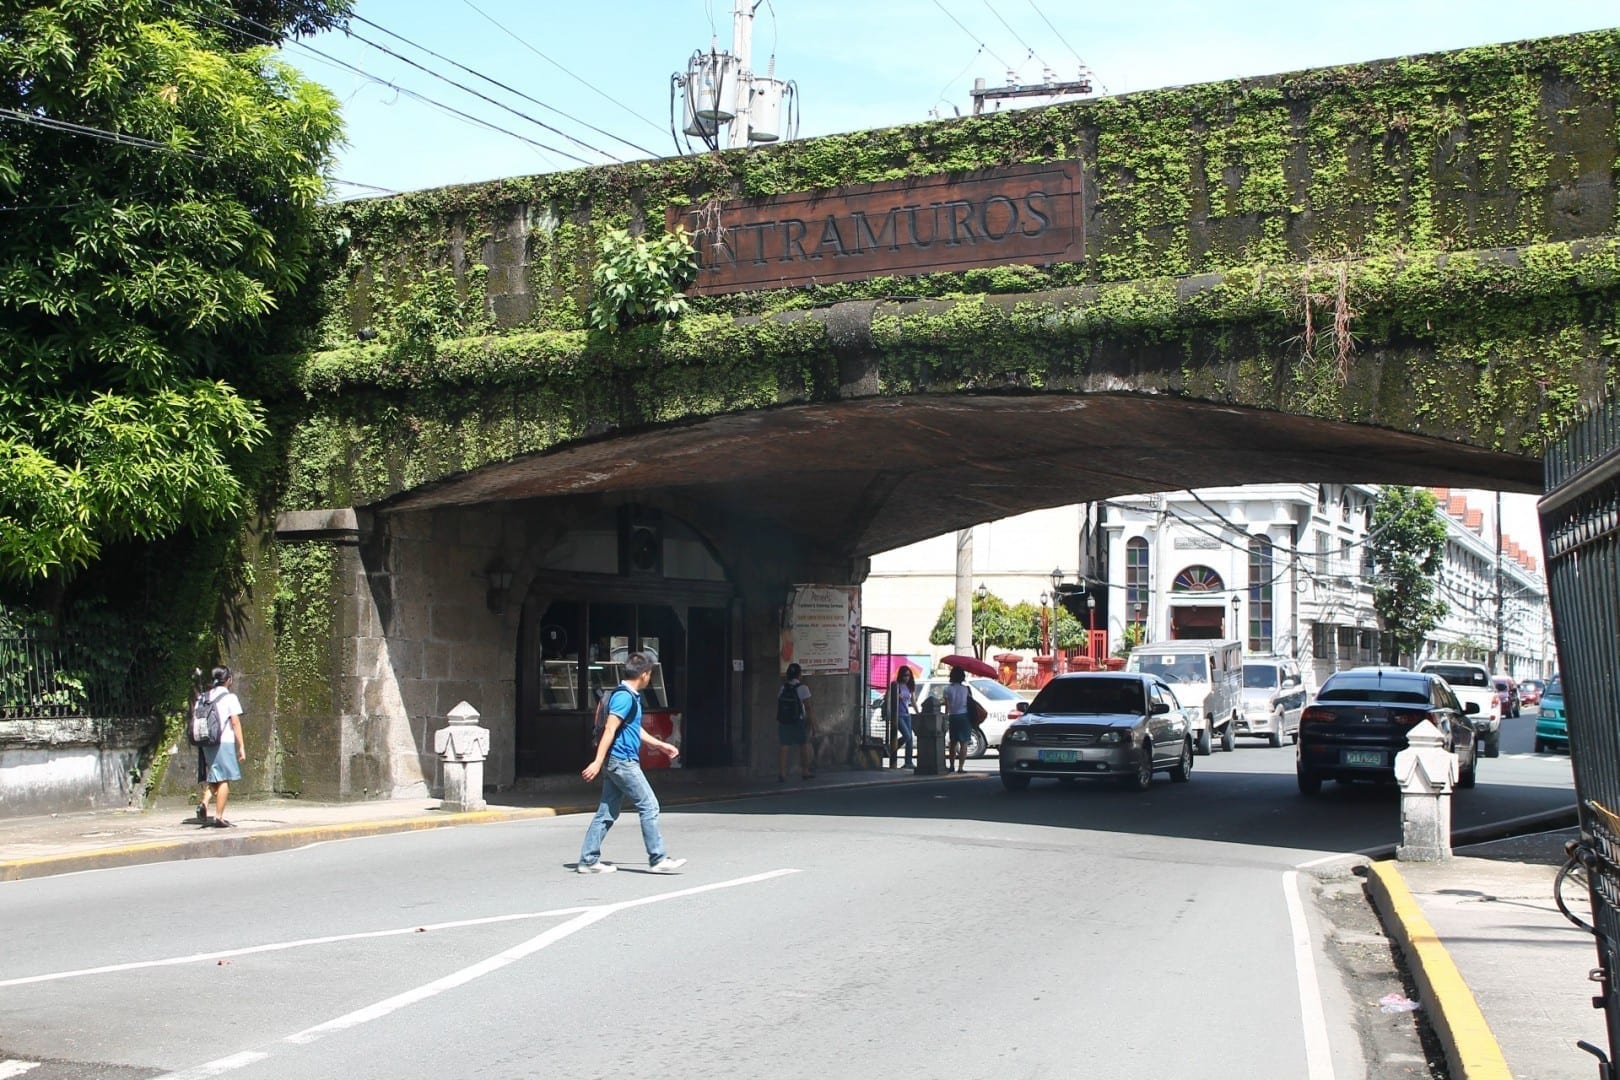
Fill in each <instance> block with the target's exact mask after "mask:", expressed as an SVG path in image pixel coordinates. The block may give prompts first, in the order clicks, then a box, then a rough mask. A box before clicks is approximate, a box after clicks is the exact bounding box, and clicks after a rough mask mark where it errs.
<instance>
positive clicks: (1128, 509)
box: [863, 484, 1552, 684]
mask: <svg viewBox="0 0 1620 1080" xmlns="http://www.w3.org/2000/svg"><path fill="white" fill-rule="evenodd" d="M1377 491H1378V489H1377V487H1376V486H1373V485H1361V484H1252V485H1246V486H1242V487H1227V488H1208V489H1202V490H1200V491H1198V492H1187V491H1179V492H1166V493H1163V494H1158V495H1139V496H1128V497H1122V498H1116V499H1110V500H1108V501H1106V502H1104V503H1100V504H1091V505H1081V506H1069V507H1062V508H1057V509H1052V510H1042V511H1037V512H1035V513H1031V514H1023V515H1020V516H1018V517H1014V518H1007V519H1004V520H1002V521H997V522H992V523H989V524H986V525H980V526H978V527H977V528H975V529H974V530H973V537H974V562H973V565H974V575H973V585H974V587H975V588H976V587H977V586H979V585H981V584H983V585H985V586H986V587H987V588H988V589H989V590H990V591H991V592H994V593H996V594H997V595H999V596H1001V597H1002V598H1004V599H1006V600H1007V601H1009V602H1011V603H1017V602H1018V601H1020V600H1027V601H1029V602H1031V603H1037V602H1038V598H1039V596H1040V594H1041V593H1047V594H1048V595H1050V594H1052V592H1053V588H1052V585H1053V581H1052V572H1053V570H1061V571H1062V572H1063V573H1064V575H1065V578H1066V579H1067V581H1069V582H1070V583H1073V582H1075V581H1077V580H1084V581H1085V582H1086V583H1087V591H1088V592H1089V594H1090V597H1091V599H1092V600H1094V601H1095V603H1094V606H1092V607H1090V608H1089V609H1088V608H1087V606H1086V604H1085V600H1084V599H1083V598H1081V597H1079V596H1075V595H1069V596H1067V597H1066V599H1065V602H1066V603H1067V605H1068V606H1069V609H1070V610H1071V612H1073V613H1074V614H1075V615H1076V616H1077V617H1078V618H1080V619H1081V620H1082V622H1084V621H1085V620H1087V619H1088V617H1089V618H1092V619H1094V621H1095V622H1094V624H1095V627H1096V629H1098V630H1105V631H1106V632H1107V634H1108V641H1109V646H1108V651H1113V649H1115V648H1117V646H1118V645H1119V643H1120V642H1122V641H1123V640H1125V635H1126V634H1127V632H1132V633H1135V634H1140V635H1142V640H1147V641H1161V640H1165V639H1168V638H1188V637H1212V638H1229V637H1235V638H1238V639H1239V640H1241V641H1242V642H1243V643H1244V647H1245V650H1246V651H1247V652H1249V653H1267V652H1276V653H1282V654H1286V655H1289V656H1294V657H1297V658H1298V659H1299V660H1300V661H1301V664H1302V666H1304V667H1305V668H1306V669H1307V670H1308V671H1310V672H1312V673H1313V675H1314V682H1315V683H1316V684H1320V682H1321V680H1322V679H1324V678H1326V677H1327V676H1328V675H1329V674H1331V673H1332V672H1334V671H1337V670H1339V669H1341V668H1346V667H1354V666H1356V665H1358V664H1368V663H1374V662H1376V661H1377V660H1378V658H1379V651H1378V650H1379V633H1378V617H1377V614H1376V611H1375V609H1374V607H1373V583H1372V576H1373V567H1372V560H1371V555H1370V553H1369V550H1368V545H1367V534H1368V530H1369V528H1370V526H1371V523H1372V507H1373V501H1374V499H1375V498H1376V496H1377ZM1436 494H1437V495H1438V496H1439V498H1440V502H1441V507H1442V509H1445V510H1446V511H1447V513H1446V514H1445V519H1446V522H1447V529H1448V541H1447V545H1446V566H1445V569H1444V571H1443V572H1442V576H1441V582H1440V586H1441V596H1442V597H1444V598H1445V599H1446V601H1447V604H1448V607H1449V609H1450V610H1449V613H1448V615H1447V616H1446V618H1445V619H1444V620H1443V621H1442V622H1441V624H1440V625H1439V626H1437V627H1436V628H1435V630H1434V631H1433V632H1432V633H1431V634H1430V636H1429V641H1428V642H1427V643H1426V645H1425V648H1424V652H1423V655H1424V656H1425V657H1429V656H1446V657H1464V656H1466V657H1469V658H1472V659H1478V660H1480V661H1481V662H1485V663H1491V662H1492V661H1493V659H1494V653H1495V652H1496V650H1497V623H1498V612H1499V611H1500V623H1501V639H1502V649H1501V652H1502V656H1503V659H1502V660H1501V661H1499V662H1498V663H1497V667H1498V669H1500V670H1506V671H1508V672H1510V673H1512V674H1514V675H1517V676H1519V677H1521V678H1523V677H1528V676H1530V675H1532V674H1544V673H1545V672H1546V671H1548V670H1549V669H1550V667H1551V666H1552V665H1551V640H1552V637H1551V623H1550V620H1549V616H1548V609H1547V589H1546V585H1545V583H1544V582H1543V581H1542V580H1541V578H1540V576H1539V574H1538V573H1537V567H1536V560H1535V558H1534V557H1533V556H1532V555H1530V554H1529V553H1528V552H1526V551H1525V550H1524V549H1522V548H1521V547H1520V546H1519V544H1518V543H1517V542H1516V541H1514V540H1512V538H1510V537H1504V538H1503V541H1502V557H1501V560H1500V563H1501V568H1502V575H1501V576H1502V592H1501V595H1502V603H1501V604H1500V605H1498V604H1497V601H1496V597H1497V591H1496V567H1497V558H1496V542H1497V541H1496V532H1495V530H1494V520H1493V523H1492V527H1491V528H1490V529H1487V528H1486V526H1485V515H1484V512H1483V511H1482V510H1478V509H1474V508H1471V507H1470V506H1469V505H1468V502H1467V498H1466V497H1465V496H1463V495H1461V494H1459V493H1455V492H1449V491H1445V490H1437V491H1436ZM1477 497H1478V496H1476V498H1477ZM1093 523H1095V524H1093ZM955 567H956V538H955V534H947V535H945V536H940V537H936V538H934V539H933V540H928V541H924V542H922V543H919V544H912V545H909V546H907V547H904V548H899V549H896V550H894V551H890V552H885V553H883V554H881V555H877V556H874V557H873V559H872V570H871V575H870V576H869V577H868V579H867V582H866V585H865V589H864V601H863V602H864V612H865V621H866V622H867V623H868V624H869V625H873V626H879V627H883V628H885V629H888V630H891V631H893V638H892V651H894V652H903V653H926V654H928V655H931V656H934V657H935V658H937V657H938V656H939V655H941V654H943V653H944V652H946V651H948V648H949V647H948V646H947V647H938V646H930V645H929V644H928V635H929V632H930V631H931V630H932V628H933V626H934V623H935V620H936V619H937V618H938V616H939V612H940V608H941V607H942V606H943V604H944V603H945V601H946V600H948V599H950V598H951V597H952V596H954V595H955V587H956V583H955ZM1132 628H1134V630H1132Z"/></svg>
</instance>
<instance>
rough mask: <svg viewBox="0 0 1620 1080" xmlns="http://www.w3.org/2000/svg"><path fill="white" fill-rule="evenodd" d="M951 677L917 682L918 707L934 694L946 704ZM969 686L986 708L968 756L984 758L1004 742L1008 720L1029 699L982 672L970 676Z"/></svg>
mask: <svg viewBox="0 0 1620 1080" xmlns="http://www.w3.org/2000/svg"><path fill="white" fill-rule="evenodd" d="M950 681H951V680H950V678H949V677H936V678H931V679H924V680H923V681H922V682H920V683H918V684H917V707H918V708H921V707H922V703H923V702H924V701H926V700H928V698H929V697H933V698H935V699H937V700H938V701H939V703H940V707H942V708H943V707H944V704H945V687H946V686H947V685H949V684H950ZM967 688H968V692H969V693H971V694H972V695H973V700H974V701H977V702H978V703H979V705H980V706H981V707H983V709H984V723H982V724H979V725H977V726H976V727H974V729H973V742H971V743H970V744H968V756H969V757H976V758H982V757H984V755H985V751H987V750H989V749H990V748H991V747H992V746H1000V745H1001V738H1002V732H1004V731H1006V730H1007V725H1008V724H1010V723H1012V721H1013V720H1015V719H1016V718H1017V717H1019V716H1021V715H1023V712H1024V710H1025V709H1027V708H1029V703H1028V702H1027V701H1025V700H1024V699H1023V698H1021V697H1019V696H1018V694H1017V692H1016V691H1014V690H1011V689H1009V688H1008V687H1005V686H1002V685H1001V684H1000V683H998V682H996V680H994V679H991V678H988V677H986V676H983V675H971V676H969V677H968V680H967Z"/></svg>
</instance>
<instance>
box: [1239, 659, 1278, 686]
mask: <svg viewBox="0 0 1620 1080" xmlns="http://www.w3.org/2000/svg"><path fill="white" fill-rule="evenodd" d="M1243 685H1244V686H1249V687H1253V688H1255V689H1258V690H1275V689H1276V688H1277V669H1276V668H1274V667H1272V666H1271V665H1270V664H1263V665H1261V666H1259V667H1255V666H1253V665H1251V664H1244V665H1243Z"/></svg>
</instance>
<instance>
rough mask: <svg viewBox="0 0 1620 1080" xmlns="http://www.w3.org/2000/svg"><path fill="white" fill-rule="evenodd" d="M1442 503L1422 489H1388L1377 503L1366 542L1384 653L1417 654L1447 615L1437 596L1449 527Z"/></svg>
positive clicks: (1391, 655) (1397, 655)
mask: <svg viewBox="0 0 1620 1080" xmlns="http://www.w3.org/2000/svg"><path fill="white" fill-rule="evenodd" d="M1439 505H1440V504H1439V501H1438V500H1437V499H1436V498H1435V497H1434V493H1433V492H1430V491H1427V490H1425V489H1423V488H1409V487H1386V488H1382V489H1381V490H1380V491H1379V492H1378V498H1377V500H1376V501H1375V502H1374V503H1373V518H1372V532H1371V534H1370V539H1369V540H1368V545H1369V548H1370V550H1371V551H1372V556H1373V561H1374V563H1375V564H1376V565H1377V568H1378V576H1377V580H1376V582H1375V584H1374V586H1373V607H1374V609H1375V610H1376V611H1377V612H1378V619H1379V624H1380V625H1381V626H1382V627H1383V633H1382V641H1383V646H1384V657H1385V659H1386V660H1388V661H1391V662H1399V660H1400V659H1401V658H1402V657H1410V656H1415V655H1416V654H1417V652H1418V651H1419V649H1421V648H1422V646H1423V640H1424V638H1426V637H1427V636H1428V634H1429V631H1430V630H1433V629H1434V627H1435V625H1436V624H1437V623H1438V622H1439V621H1440V620H1441V619H1443V618H1444V617H1445V614H1446V610H1447V609H1446V602H1445V601H1444V600H1441V599H1440V598H1439V597H1437V596H1436V595H1435V594H1436V592H1437V590H1438V584H1437V580H1436V577H1437V575H1438V574H1439V573H1440V571H1441V569H1442V567H1443V566H1444V565H1445V554H1446V526H1445V523H1444V522H1443V521H1442V520H1441V519H1440V510H1439Z"/></svg>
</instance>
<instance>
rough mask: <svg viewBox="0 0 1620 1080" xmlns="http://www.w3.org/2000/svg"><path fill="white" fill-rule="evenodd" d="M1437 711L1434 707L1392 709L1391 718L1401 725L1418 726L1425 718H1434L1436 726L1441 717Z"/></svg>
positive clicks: (1390, 711)
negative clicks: (1436, 713)
mask: <svg viewBox="0 0 1620 1080" xmlns="http://www.w3.org/2000/svg"><path fill="white" fill-rule="evenodd" d="M1435 712H1436V710H1433V709H1390V710H1389V719H1390V721H1391V722H1393V723H1395V724H1399V725H1400V726H1401V727H1417V726H1418V724H1420V723H1422V722H1423V721H1425V720H1434V721H1435V726H1436V727H1439V726H1440V724H1439V718H1438V717H1437V716H1436V715H1435Z"/></svg>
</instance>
